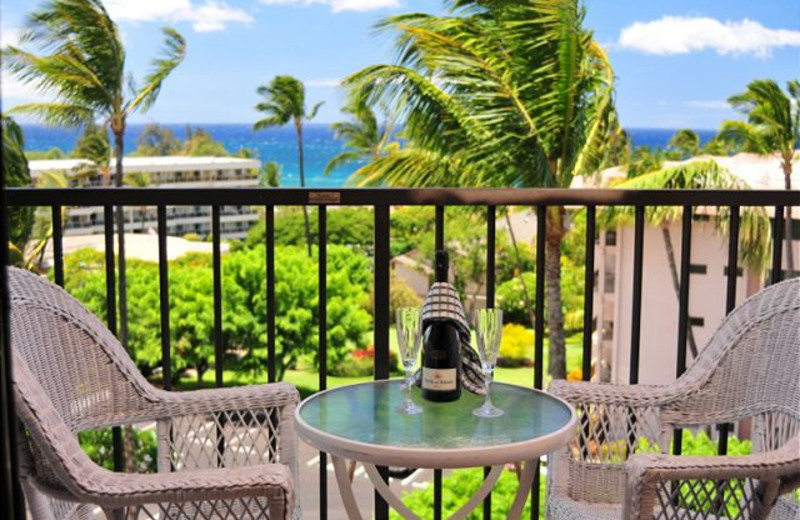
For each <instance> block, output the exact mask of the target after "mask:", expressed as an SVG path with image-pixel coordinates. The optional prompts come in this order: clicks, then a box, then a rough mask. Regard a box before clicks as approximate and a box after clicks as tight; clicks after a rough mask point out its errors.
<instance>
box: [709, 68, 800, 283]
mask: <svg viewBox="0 0 800 520" xmlns="http://www.w3.org/2000/svg"><path fill="white" fill-rule="evenodd" d="M786 90H787V92H788V94H787V93H785V92H783V91H782V90H781V88H780V87H779V86H778V84H777V83H776V82H775V81H773V80H771V79H757V80H754V81H751V82H750V83H749V84H748V85H747V90H745V91H744V92H742V93H740V94H736V95H734V96H731V97H730V98H728V103H730V104H731V106H732V107H733V108H735V109H736V110H738V111H739V112H741V113H742V114H745V115H746V116H747V121H746V122H745V121H725V122H724V123H723V124H722V128H721V130H720V135H721V137H722V138H723V139H726V140H728V141H732V142H734V143H738V144H740V145H741V146H742V147H743V149H744V151H747V152H754V153H757V154H760V155H777V156H778V157H779V158H780V161H781V169H782V170H783V179H784V187H785V188H786V189H787V190H791V189H792V163H793V161H794V158H795V154H796V153H797V152H796V147H797V144H798V140H800V80H797V79H793V80H790V81H788V82H787V83H786ZM784 224H785V226H786V228H785V231H784V239H785V240H786V247H785V249H786V268H787V270H788V272H789V276H793V273H794V251H793V249H792V206H790V205H787V206H786V218H785V221H784Z"/></svg>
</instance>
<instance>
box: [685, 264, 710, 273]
mask: <svg viewBox="0 0 800 520" xmlns="http://www.w3.org/2000/svg"><path fill="white" fill-rule="evenodd" d="M706 271H708V269H707V267H706V266H705V265H701V264H689V272H690V273H692V274H706Z"/></svg>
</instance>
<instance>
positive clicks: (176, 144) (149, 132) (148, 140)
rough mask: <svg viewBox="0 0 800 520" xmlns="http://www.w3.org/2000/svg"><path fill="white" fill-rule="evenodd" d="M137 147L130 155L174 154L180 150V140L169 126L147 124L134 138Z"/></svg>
mask: <svg viewBox="0 0 800 520" xmlns="http://www.w3.org/2000/svg"><path fill="white" fill-rule="evenodd" d="M136 144H137V148H136V150H134V151H133V153H132V154H131V155H145V156H161V155H175V154H177V153H178V152H180V150H181V145H182V143H181V140H180V139H178V138H177V137H176V136H175V134H174V133H173V132H172V130H170V129H169V128H167V127H165V126H162V125H159V124H149V125H147V126H145V127H144V130H143V131H142V133H141V134H139V137H137V138H136Z"/></svg>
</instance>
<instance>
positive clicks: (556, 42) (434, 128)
mask: <svg viewBox="0 0 800 520" xmlns="http://www.w3.org/2000/svg"><path fill="white" fill-rule="evenodd" d="M451 5H452V8H451V11H450V13H449V14H448V15H446V16H434V15H428V14H407V15H400V16H394V17H390V18H388V19H386V20H384V21H383V22H381V24H380V26H379V27H382V28H384V29H392V30H394V31H395V32H396V33H397V38H396V47H397V50H398V53H397V55H398V58H397V60H396V63H393V64H385V65H374V66H371V67H367V68H366V69H364V70H362V71H360V72H358V73H356V74H354V75H352V76H350V77H349V78H347V79H346V80H345V84H346V85H348V86H349V87H350V88H351V89H353V90H355V91H356V92H359V93H360V94H361V95H364V96H366V99H367V102H369V103H370V104H371V105H373V106H374V105H375V104H376V103H382V104H383V106H386V107H389V108H390V109H391V110H392V112H393V113H394V114H395V115H396V116H397V117H398V121H402V123H403V137H404V138H405V139H407V140H408V143H409V146H408V147H404V148H402V149H399V150H396V151H394V152H393V153H390V154H387V155H385V156H382V157H379V158H377V159H375V160H373V161H371V162H370V163H369V164H367V165H365V166H363V167H361V168H360V169H359V170H358V171H357V172H356V173H355V176H356V177H355V178H356V179H357V180H359V181H360V183H361V184H377V185H392V186H487V187H491V186H498V187H500V186H502V187H508V186H515V187H568V186H569V185H570V182H571V181H572V178H573V176H574V175H577V174H583V173H591V172H594V171H595V170H596V169H597V167H598V166H599V165H601V164H603V163H604V162H605V160H606V158H607V153H608V152H609V150H608V149H607V148H608V147H607V146H605V145H606V144H607V140H606V137H607V136H608V135H610V134H612V133H615V132H616V131H617V129H618V123H617V119H616V117H615V112H614V104H613V80H614V75H613V71H612V69H611V66H610V64H609V61H608V57H607V56H606V53H605V51H604V50H603V49H602V48H601V47H600V46H599V45H598V44H597V42H595V41H594V39H593V38H592V33H591V32H590V31H588V30H587V29H585V28H584V27H583V22H584V16H585V10H584V9H583V8H582V7H581V6H580V5H579V2H578V1H577V0H531V1H529V2H482V1H479V0H458V1H456V2H452V4H451ZM565 216H566V215H565V209H564V208H561V207H551V208H549V209H548V213H547V237H546V250H547V254H546V263H545V266H546V281H547V286H546V293H547V309H546V310H547V322H548V329H549V335H550V358H549V359H550V361H549V366H548V371H549V373H550V375H551V376H553V377H554V378H564V377H565V376H566V357H565V348H564V346H565V341H564V311H563V308H562V307H563V303H562V297H561V264H560V258H561V240H562V238H563V236H564V235H565V233H566V232H567V227H566V222H565ZM536 312H537V313H538V312H540V309H536Z"/></svg>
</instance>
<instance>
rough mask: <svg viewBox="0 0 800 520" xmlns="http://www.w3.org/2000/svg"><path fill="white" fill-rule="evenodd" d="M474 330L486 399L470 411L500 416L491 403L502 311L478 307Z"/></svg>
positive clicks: (479, 414)
mask: <svg viewBox="0 0 800 520" xmlns="http://www.w3.org/2000/svg"><path fill="white" fill-rule="evenodd" d="M474 317H475V332H476V336H477V337H478V355H479V356H480V358H481V368H483V380H484V383H485V384H486V399H485V400H484V402H483V405H481V406H480V407H479V408H476V409H474V410H473V411H472V413H473V414H475V415H477V416H478V417H500V416H501V415H503V413H504V412H503V410H501V409H499V408H497V407H496V406H494V405H493V404H492V397H491V388H492V373H493V372H494V365H495V363H497V352H498V350H500V339H501V338H502V336H503V311H501V310H498V309H479V310H477V311H475V313H474Z"/></svg>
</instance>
